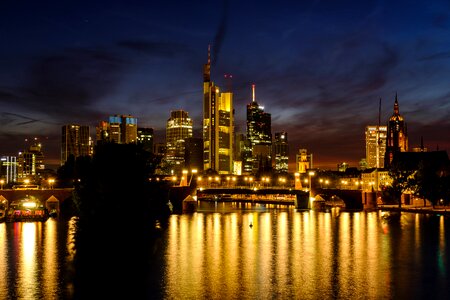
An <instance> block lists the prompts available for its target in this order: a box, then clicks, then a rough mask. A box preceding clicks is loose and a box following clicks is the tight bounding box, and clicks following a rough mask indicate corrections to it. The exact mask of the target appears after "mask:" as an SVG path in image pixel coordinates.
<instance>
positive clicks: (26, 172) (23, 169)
mask: <svg viewBox="0 0 450 300" xmlns="http://www.w3.org/2000/svg"><path fill="white" fill-rule="evenodd" d="M44 170H45V164H44V153H43V152H42V145H41V144H40V143H38V142H37V140H35V142H34V143H33V144H32V145H31V146H30V147H29V148H28V149H27V150H25V151H24V152H19V156H18V165H17V177H18V179H30V180H37V179H39V177H40V175H41V174H42V173H43V172H44Z"/></svg>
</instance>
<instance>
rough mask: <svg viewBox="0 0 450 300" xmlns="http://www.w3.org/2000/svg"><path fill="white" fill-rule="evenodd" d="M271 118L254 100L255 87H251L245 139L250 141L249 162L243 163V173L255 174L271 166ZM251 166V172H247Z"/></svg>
mask: <svg viewBox="0 0 450 300" xmlns="http://www.w3.org/2000/svg"><path fill="white" fill-rule="evenodd" d="M271 120H272V117H271V115H270V114H269V113H266V112H264V107H263V106H261V105H259V104H258V102H256V99H255V85H254V84H253V85H252V102H251V103H249V104H247V139H248V140H249V141H250V147H251V151H252V155H251V156H250V157H249V158H248V159H249V160H251V162H249V161H247V162H244V172H250V171H251V172H253V173H256V172H258V170H261V169H266V168H270V167H271V164H272V153H271V152H272V151H271V150H272V149H271V147H272V131H271V130H272V129H271V126H272V122H271ZM250 166H252V170H249V168H250Z"/></svg>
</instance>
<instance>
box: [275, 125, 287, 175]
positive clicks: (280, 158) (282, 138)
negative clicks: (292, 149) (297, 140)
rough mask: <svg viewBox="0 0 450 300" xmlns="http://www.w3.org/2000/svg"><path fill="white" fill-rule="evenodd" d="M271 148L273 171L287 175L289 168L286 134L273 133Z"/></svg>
mask: <svg viewBox="0 0 450 300" xmlns="http://www.w3.org/2000/svg"><path fill="white" fill-rule="evenodd" d="M273 148H274V149H273V150H274V151H273V153H274V155H275V171H276V172H278V173H287V172H288V166H289V144H288V138H287V133H286V132H276V133H275V141H274V143H273Z"/></svg>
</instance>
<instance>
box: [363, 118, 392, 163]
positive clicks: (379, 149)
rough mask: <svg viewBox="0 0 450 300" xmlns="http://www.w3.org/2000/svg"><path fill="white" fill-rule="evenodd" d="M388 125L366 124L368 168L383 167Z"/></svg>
mask: <svg viewBox="0 0 450 300" xmlns="http://www.w3.org/2000/svg"><path fill="white" fill-rule="evenodd" d="M386 133H387V126H376V125H371V126H366V162H367V167H368V168H383V167H384V154H385V152H386V137H387V136H386Z"/></svg>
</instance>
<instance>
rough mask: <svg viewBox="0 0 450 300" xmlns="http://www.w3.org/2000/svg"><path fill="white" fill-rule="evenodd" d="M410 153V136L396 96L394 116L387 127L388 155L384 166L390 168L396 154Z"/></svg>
mask: <svg viewBox="0 0 450 300" xmlns="http://www.w3.org/2000/svg"><path fill="white" fill-rule="evenodd" d="M407 151H408V134H407V127H406V122H405V120H404V119H403V116H401V115H400V110H399V106H398V99H397V94H395V102H394V114H393V115H392V117H390V119H389V122H388V126H387V138H386V154H385V157H384V159H385V163H384V166H385V167H388V166H390V164H391V162H392V159H393V157H394V153H396V152H407Z"/></svg>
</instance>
